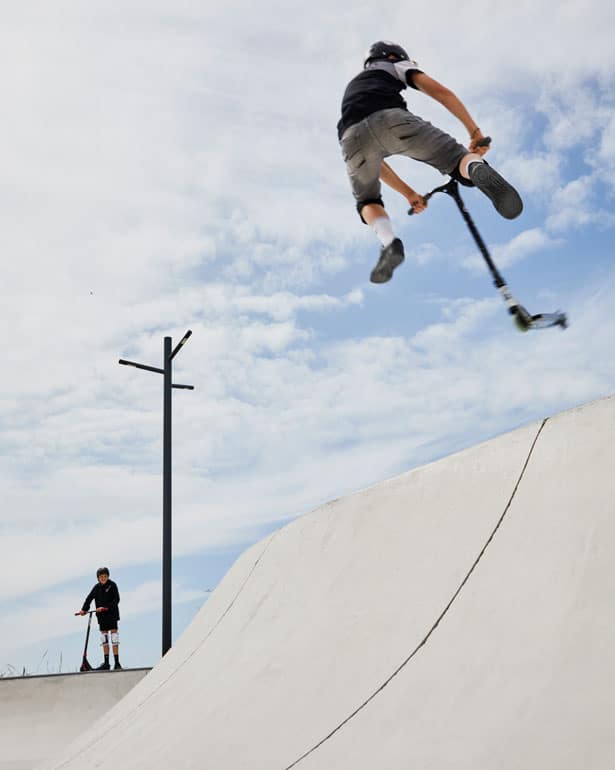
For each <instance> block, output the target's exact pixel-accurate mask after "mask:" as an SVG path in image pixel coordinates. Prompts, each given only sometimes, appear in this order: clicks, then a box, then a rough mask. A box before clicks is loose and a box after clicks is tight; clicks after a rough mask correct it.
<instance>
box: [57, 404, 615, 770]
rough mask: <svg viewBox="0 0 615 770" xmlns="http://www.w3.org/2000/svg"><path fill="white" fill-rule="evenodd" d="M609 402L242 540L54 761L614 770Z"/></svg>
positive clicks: (613, 483)
mask: <svg viewBox="0 0 615 770" xmlns="http://www.w3.org/2000/svg"><path fill="white" fill-rule="evenodd" d="M614 424H615V399H613V398H610V399H605V400H602V401H598V402H595V403H592V404H589V405H587V406H584V407H581V408H579V409H574V410H571V411H568V412H565V413H563V414H561V415H558V416H557V417H554V418H550V419H548V420H545V421H543V422H539V423H536V424H532V425H528V426H526V427H524V428H521V429H519V430H516V431H514V432H512V433H509V434H507V435H503V436H500V437H498V438H496V439H493V440H491V441H489V442H486V443H484V444H481V445H478V446H476V447H473V448H471V449H468V450H465V451H463V452H460V453H458V454H455V455H452V456H450V457H448V458H445V459H443V460H441V461H438V462H435V463H432V464H430V465H427V466H425V467H422V468H419V469H416V470H413V471H411V472H409V473H406V474H404V475H402V476H399V477H397V478H394V479H391V480H389V481H386V482H383V483H381V484H378V485H376V486H374V487H371V488H369V489H366V490H364V491H361V492H358V493H356V494H353V495H350V496H348V497H346V498H343V499H340V500H336V501H334V502H331V503H329V504H327V505H324V506H322V507H321V508H319V509H317V510H316V511H313V512H312V513H310V514H307V515H305V516H302V517H301V518H298V519H296V520H295V521H293V522H292V523H291V524H290V525H288V526H286V527H284V528H283V529H281V530H279V531H278V532H276V533H275V534H273V535H272V536H270V537H268V538H266V539H265V540H263V541H262V542H260V543H258V544H257V545H255V546H253V547H252V548H250V549H249V550H247V551H246V552H245V553H244V554H243V555H242V556H241V557H240V558H239V560H238V561H237V562H236V563H235V565H234V566H233V568H232V569H231V570H230V571H229V573H228V574H227V575H226V577H225V578H224V580H223V581H222V582H221V584H220V586H219V587H218V588H217V590H216V591H215V592H214V594H213V595H212V597H211V599H210V600H209V601H208V602H207V604H206V605H205V606H204V607H203V609H202V610H201V612H200V613H199V614H198V615H197V617H196V618H195V620H194V621H193V623H192V624H191V626H190V627H189V628H188V630H187V631H186V632H185V634H184V635H183V636H182V637H181V638H180V640H179V641H178V642H177V643H176V645H175V646H174V648H173V649H172V651H171V652H170V653H169V654H168V655H167V656H166V657H165V658H164V659H163V660H162V661H161V662H160V663H159V664H158V665H157V666H156V668H155V669H154V670H153V671H152V672H151V673H150V674H149V675H148V676H147V677H146V678H145V679H144V680H143V681H142V682H140V683H139V684H138V685H137V686H136V687H135V688H134V689H133V690H132V691H131V692H130V693H128V695H127V696H126V697H125V698H124V699H123V700H122V701H120V703H118V704H117V705H116V706H115V707H113V708H112V709H111V710H110V711H109V712H108V713H107V714H106V715H105V716H103V717H102V718H101V719H100V720H99V721H98V722H97V723H96V724H95V725H94V726H93V727H91V728H89V729H88V730H87V731H86V732H85V733H83V735H81V736H80V737H79V738H77V739H76V741H75V742H73V743H72V745H71V746H70V747H68V748H67V749H66V751H65V752H64V753H63V754H62V755H61V756H60V757H59V758H57V759H55V760H53V761H51V762H48V763H46V764H45V765H44V767H45V768H46V769H47V770H91V769H92V768H98V767H103V765H105V764H106V762H107V761H111V762H112V764H113V766H114V767H116V768H118V770H137V768H138V769H139V770H145V769H146V768H147V769H148V770H168V768H173V770H192V769H194V770H196V768H199V770H202V769H204V768H205V769H211V770H243V769H244V768H245V769H246V770H247V769H250V770H287V769H289V768H295V767H296V768H299V769H300V770H346V769H347V770H407V769H411V770H412V769H416V770H449V769H450V770H470V769H471V770H477V769H478V770H483V769H484V770H496V769H497V770H521V768H523V770H527V768H540V769H541V770H579V768H586V769H591V770H611V769H612V768H613V766H614V760H613V757H615V730H614V729H613V728H614V723H615V717H614V714H615V695H614V694H613V687H612V680H613V676H614V674H615V623H614V620H613V618H614V613H613V609H612V608H613V597H614V596H615V569H614V566H613V549H614V545H613V544H614V543H615V517H614V513H615V473H614V472H613V468H614V467H615V449H614V448H613V447H614V444H613V425H614Z"/></svg>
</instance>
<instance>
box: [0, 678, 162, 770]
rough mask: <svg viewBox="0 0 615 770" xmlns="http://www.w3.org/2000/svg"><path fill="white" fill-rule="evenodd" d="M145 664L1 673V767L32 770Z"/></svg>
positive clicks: (128, 686)
mask: <svg viewBox="0 0 615 770" xmlns="http://www.w3.org/2000/svg"><path fill="white" fill-rule="evenodd" d="M148 671H149V669H146V668H145V669H144V668H141V669H128V670H124V671H113V672H109V673H107V672H104V673H103V672H100V673H98V672H97V673H93V672H92V673H89V674H50V675H47V676H26V677H11V678H1V679H0V770H30V768H33V767H35V766H36V765H38V764H40V762H41V761H42V760H47V759H48V758H49V757H53V756H55V755H56V754H58V753H59V752H60V750H61V749H65V748H66V745H67V744H68V743H69V742H70V741H72V740H73V739H74V738H75V737H76V736H77V735H79V734H80V733H82V732H83V731H84V730H85V729H87V728H88V727H90V726H91V725H92V724H94V722H95V721H96V720H97V719H98V718H99V717H100V715H101V714H104V713H105V712H107V711H108V710H109V709H110V708H111V707H112V706H114V705H115V704H116V703H117V702H118V701H119V700H120V699H121V698H123V697H124V696H125V695H126V693H127V692H129V691H130V690H132V688H133V687H134V686H135V684H137V682H140V681H141V679H143V677H144V676H145V674H147V672H148Z"/></svg>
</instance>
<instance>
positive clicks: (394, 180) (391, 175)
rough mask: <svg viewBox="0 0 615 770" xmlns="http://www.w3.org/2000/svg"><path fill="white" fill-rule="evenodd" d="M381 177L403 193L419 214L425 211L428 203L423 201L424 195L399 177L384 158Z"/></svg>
mask: <svg viewBox="0 0 615 770" xmlns="http://www.w3.org/2000/svg"><path fill="white" fill-rule="evenodd" d="M380 179H381V180H382V181H383V182H384V183H385V184H387V185H388V186H389V187H392V188H393V190H395V191H396V192H398V193H400V194H401V195H403V196H404V198H405V199H406V200H407V201H408V203H409V204H410V205H411V206H412V208H413V209H414V211H415V212H416V213H417V214H418V213H419V212H421V211H423V209H424V208H425V206H426V205H427V204H426V203H425V202H424V201H423V196H422V195H419V194H418V193H417V192H416V190H413V189H412V187H410V185H407V184H406V183H405V182H404V180H403V179H401V178H400V177H398V176H397V174H396V173H395V172H394V171H393V169H392V168H391V167H390V166H389V164H388V163H386V162H385V161H384V160H383V161H382V165H381V166H380Z"/></svg>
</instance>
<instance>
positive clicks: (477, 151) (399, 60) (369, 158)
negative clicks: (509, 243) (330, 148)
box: [337, 40, 523, 283]
mask: <svg viewBox="0 0 615 770" xmlns="http://www.w3.org/2000/svg"><path fill="white" fill-rule="evenodd" d="M407 86H410V87H411V88H414V89H416V90H418V91H422V92H423V93H425V94H427V95H428V96H431V97H432V98H433V99H435V100H436V101H438V102H440V104H442V105H443V106H444V107H446V108H447V109H448V110H449V112H451V113H452V114H453V115H454V116H455V117H456V118H458V119H459V120H460V121H461V123H462V124H463V126H464V127H465V129H466V130H467V132H468V135H469V137H470V143H469V148H468V149H466V148H465V147H464V146H463V145H461V144H459V143H458V142H457V141H456V140H455V139H453V137H451V136H449V135H448V134H446V133H445V132H444V131H441V130H440V129H439V128H436V127H435V126H433V125H432V124H431V123H428V122H427V121H425V120H423V119H422V118H420V117H418V116H417V115H414V114H413V113H411V112H409V111H408V109H407V107H406V103H405V102H404V100H403V99H402V97H401V91H403V90H404V89H405V88H406V87H407ZM337 128H338V137H339V140H340V145H341V148H342V154H343V156H344V160H345V162H346V170H347V172H348V177H349V179H350V184H351V186H352V192H353V195H354V197H355V200H356V204H357V211H358V212H359V215H360V217H361V219H362V220H363V221H364V222H365V223H366V224H368V225H370V226H371V228H372V229H373V230H374V232H375V234H376V235H377V237H378V239H379V240H380V242H381V244H382V248H381V250H380V258H379V260H378V264H377V265H376V267H375V268H374V269H373V270H372V273H371V276H370V280H371V281H372V282H373V283H385V282H386V281H389V280H390V279H391V277H392V275H393V271H394V270H395V268H396V267H397V266H398V265H400V264H401V263H402V262H403V260H404V246H403V244H402V242H401V240H400V239H399V238H396V237H395V234H394V232H393V228H392V225H391V220H390V219H389V217H388V215H387V213H386V211H385V209H384V204H383V201H382V197H381V195H380V180H382V181H383V182H385V183H386V184H388V185H389V186H390V187H392V188H393V189H394V190H397V192H399V193H401V194H402V195H403V196H404V197H405V198H406V199H407V201H408V202H409V203H410V205H411V206H412V207H413V209H414V211H415V212H416V213H420V212H421V211H423V210H424V209H425V202H424V200H423V199H422V197H421V196H420V195H419V194H418V193H417V192H415V191H414V190H413V189H412V188H411V187H409V186H408V185H407V184H406V183H405V182H404V181H403V180H402V179H400V178H399V177H398V176H397V174H396V173H395V172H394V171H393V169H392V168H391V167H390V166H389V165H387V163H385V161H384V158H386V157H388V156H390V155H406V156H407V157H409V158H413V159H414V160H419V161H422V162H423V163H428V164H429V165H430V166H433V167H434V168H437V169H438V170H439V171H440V172H442V173H443V174H448V175H450V176H452V177H454V178H455V179H457V180H458V181H459V182H461V184H465V185H468V186H470V187H473V186H476V187H478V189H479V190H480V191H481V192H483V193H484V194H485V195H486V196H487V197H488V198H489V199H490V200H491V202H492V203H493V205H494V206H495V208H496V210H497V211H498V213H500V214H501V215H502V216H503V217H506V218H507V219H514V218H515V217H518V216H519V214H520V213H521V211H522V209H523V203H522V202H521V198H520V197H519V194H518V193H517V191H516V190H515V189H514V188H513V187H512V186H511V185H510V184H509V183H508V182H507V181H506V180H505V179H504V178H503V177H501V176H500V174H498V173H497V171H495V170H494V169H493V168H491V166H489V165H488V164H487V163H485V161H483V158H482V156H483V155H484V154H485V153H486V152H487V150H488V146H487V145H486V142H484V140H485V137H484V136H483V134H482V132H481V130H480V128H479V127H478V126H477V125H476V123H475V121H474V120H473V119H472V117H471V116H470V113H469V112H468V111H467V109H466V108H465V106H464V105H463V104H462V103H461V101H460V100H459V99H458V98H457V96H455V94H454V93H453V92H452V91H450V90H449V89H448V88H446V87H445V86H443V85H442V84H441V83H438V82H437V81H436V80H434V79H433V78H430V77H429V76H428V75H426V74H425V73H424V72H422V71H421V70H420V69H419V66H418V64H417V63H416V62H415V61H412V60H411V59H410V57H409V56H408V54H407V53H406V51H405V50H404V49H403V48H402V47H401V46H400V45H397V44H396V43H391V42H388V41H384V40H380V41H378V42H377V43H374V44H373V45H372V46H370V48H369V51H368V52H367V54H366V56H365V60H364V67H363V72H361V73H360V74H359V75H357V76H356V77H355V78H353V79H352V80H351V81H350V83H349V84H348V86H347V87H346V91H345V93H344V97H343V100H342V117H341V120H340V121H339V123H338V126H337Z"/></svg>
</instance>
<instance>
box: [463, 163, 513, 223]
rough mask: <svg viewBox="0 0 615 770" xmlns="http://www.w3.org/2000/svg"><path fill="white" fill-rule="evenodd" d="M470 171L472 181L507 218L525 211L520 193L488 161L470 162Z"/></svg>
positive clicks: (499, 212)
mask: <svg viewBox="0 0 615 770" xmlns="http://www.w3.org/2000/svg"><path fill="white" fill-rule="evenodd" d="M468 173H469V175H470V179H471V180H472V182H474V184H475V185H476V186H477V187H478V189H479V190H480V191H481V192H483V193H485V195H486V196H487V197H488V198H489V200H490V201H491V202H492V203H493V205H494V206H495V209H496V211H497V212H498V214H501V215H502V216H503V217H505V218H506V219H515V217H518V216H519V214H520V213H521V212H522V211H523V201H522V200H521V198H520V196H519V193H518V192H517V191H516V190H515V188H514V187H513V186H512V185H511V184H509V183H508V182H507V181H506V180H505V179H504V177H502V176H500V175H499V174H498V172H497V171H495V170H494V169H492V168H491V166H490V165H489V164H488V163H485V162H484V161H483V162H482V163H480V162H478V161H474V162H473V163H470V168H469V169H468Z"/></svg>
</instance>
